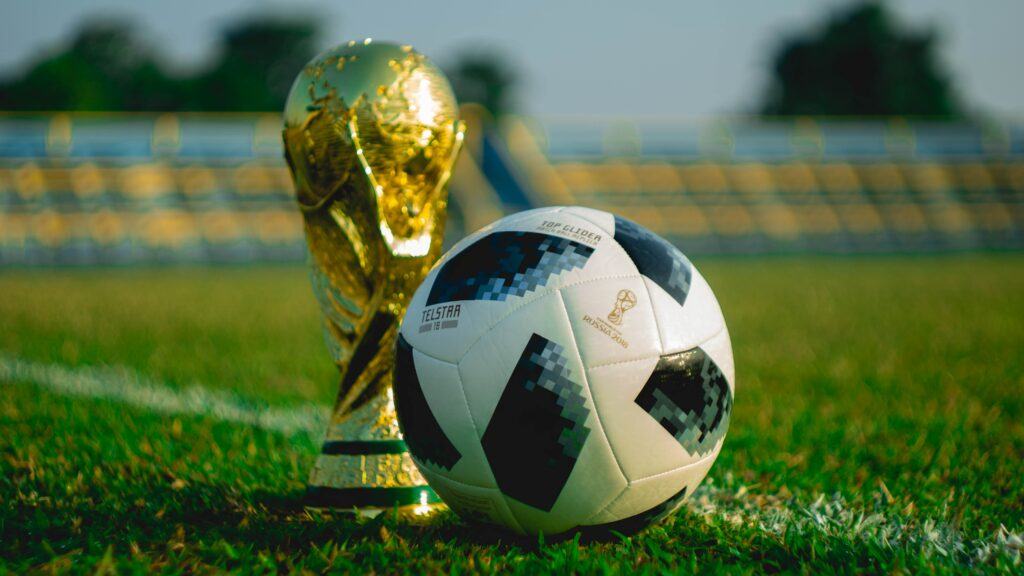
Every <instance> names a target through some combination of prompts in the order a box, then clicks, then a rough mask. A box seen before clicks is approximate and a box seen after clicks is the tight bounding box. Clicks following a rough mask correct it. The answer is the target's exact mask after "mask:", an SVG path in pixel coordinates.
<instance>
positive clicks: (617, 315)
mask: <svg viewBox="0 0 1024 576" xmlns="http://www.w3.org/2000/svg"><path fill="white" fill-rule="evenodd" d="M633 306H636V294H633V291H632V290H619V293H618V295H616V297H615V307H614V308H612V311H611V312H609V313H608V321H609V322H611V323H612V324H615V325H616V326H620V325H621V324H622V315H623V314H625V313H626V310H629V309H630V308H632V307H633Z"/></svg>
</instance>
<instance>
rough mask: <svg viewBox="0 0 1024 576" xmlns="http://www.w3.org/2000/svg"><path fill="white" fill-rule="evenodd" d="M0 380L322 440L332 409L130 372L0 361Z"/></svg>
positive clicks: (20, 361) (171, 413)
mask: <svg viewBox="0 0 1024 576" xmlns="http://www.w3.org/2000/svg"><path fill="white" fill-rule="evenodd" d="M0 381H2V382H8V383H12V382H30V383H32V384H35V385H37V386H40V387H42V388H44V389H46V390H48V391H50V392H54V393H57V394H61V395H64V396H73V397H79V398H90V399H99V400H109V401H114V402H121V403H123V404H127V405H129V406H132V407H135V408H142V409H146V410H151V411H153V412H158V413H160V414H170V415H178V414H180V415H186V416H201V417H208V418H215V419H217V420H222V421H225V422H237V423H240V424H247V425H249V426H254V427H256V428H262V429H264V430H270V431H274V432H280V433H283V434H296V433H302V434H307V435H309V436H310V437H311V438H314V439H319V437H320V435H322V434H323V432H324V430H326V428H327V419H328V416H329V412H330V410H329V409H328V407H326V406H321V405H317V404H302V405H297V406H293V407H289V408H276V407H272V406H269V405H267V404H266V403H265V402H260V401H257V400H252V399H247V398H244V397H242V396H239V395H237V394H233V393H231V392H227V391H224V390H211V389H209V388H206V387H203V386H199V385H191V386H186V387H183V388H175V387H171V386H168V385H166V384H162V383H160V382H157V381H155V380H152V379H150V378H147V377H145V376H142V375H141V374H139V373H137V372H135V371H133V370H130V369H127V368H108V367H92V366H81V367H76V368H70V367H67V366H61V365H59V364H43V363H37V362H29V361H26V360H20V359H16V358H9V357H4V356H0Z"/></svg>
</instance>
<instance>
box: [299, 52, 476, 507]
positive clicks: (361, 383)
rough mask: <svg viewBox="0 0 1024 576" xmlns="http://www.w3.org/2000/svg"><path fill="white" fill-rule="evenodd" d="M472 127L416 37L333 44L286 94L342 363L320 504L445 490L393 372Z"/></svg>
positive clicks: (316, 486)
mask: <svg viewBox="0 0 1024 576" xmlns="http://www.w3.org/2000/svg"><path fill="white" fill-rule="evenodd" d="M463 130H464V128H463V123H462V122H461V121H460V120H459V119H458V107H457V104H456V101H455V97H454V95H453V94H452V90H451V87H450V86H449V84H448V80H447V79H446V78H445V76H444V74H443V73H442V72H441V71H440V69H438V68H437V67H436V66H434V65H433V64H432V63H431V62H430V61H429V60H427V58H426V57H424V56H423V55H421V54H419V53H417V52H416V51H414V50H413V49H412V48H411V47H409V46H397V45H393V44H386V43H375V42H371V41H370V40H365V41H363V42H358V43H356V42H350V43H348V44H345V45H341V46H338V47H335V48H332V49H330V50H327V51H325V52H323V53H321V54H320V55H319V56H317V57H316V58H315V59H314V60H313V61H312V62H310V63H309V64H307V65H306V67H305V68H304V69H303V70H302V72H301V73H300V74H299V76H298V78H296V80H295V84H294V85H293V86H292V89H291V92H290V93H289V95H288V101H287V104H286V105H285V114H284V144H285V156H286V159H287V161H288V166H289V168H290V169H291V173H292V178H293V180H294V183H295V190H296V196H297V200H298V204H299V207H300V209H301V211H302V215H303V219H304V224H305V233H306V242H307V244H308V247H309V253H310V260H311V266H312V269H311V280H312V284H313V291H314V293H315V294H316V298H317V300H318V302H319V304H320V309H321V311H322V312H323V315H324V320H325V322H324V325H325V339H326V341H327V344H328V347H329V349H330V352H331V355H332V357H333V359H334V362H335V364H336V365H337V366H338V369H339V371H340V385H339V390H338V397H337V401H336V403H335V406H334V411H333V414H332V416H331V420H330V424H329V427H328V430H327V437H326V440H325V442H324V445H323V448H322V450H321V454H320V456H319V458H318V459H317V462H316V465H315V467H314V469H313V471H312V474H311V476H310V479H309V488H308V491H307V503H308V504H309V505H311V506H314V507H324V508H347V509H352V508H359V509H362V510H366V509H371V510H372V509H374V508H376V509H382V508H392V507H394V506H410V505H418V508H417V510H420V511H422V510H424V509H425V508H426V506H427V505H428V504H430V503H433V502H437V501H438V500H437V497H436V495H435V494H434V492H433V491H432V490H430V488H429V487H428V486H427V484H426V481H425V480H424V479H423V477H422V476H421V475H420V473H419V471H418V470H417V469H416V466H415V464H413V462H412V459H411V458H410V457H409V454H408V452H407V449H406V446H405V442H404V441H402V439H401V432H400V431H399V428H398V420H397V418H396V416H395V410H394V405H393V402H392V401H391V374H392V368H393V366H394V344H395V338H396V334H397V329H398V322H399V321H400V319H401V318H402V315H403V314H404V312H405V308H406V306H407V305H408V301H409V298H411V297H412V294H413V292H414V291H415V290H416V287H417V286H418V285H419V283H420V282H421V281H422V279H423V277H424V276H425V275H426V273H427V271H428V270H429V269H430V267H431V265H432V264H433V263H434V262H435V261H436V260H437V258H438V256H439V255H440V252H441V238H442V236H443V234H444V224H445V218H446V208H447V190H446V185H447V182H448V179H449V176H450V174H451V171H452V169H453V167H454V164H455V160H456V158H457V156H458V153H459V150H460V148H461V145H462V137H463Z"/></svg>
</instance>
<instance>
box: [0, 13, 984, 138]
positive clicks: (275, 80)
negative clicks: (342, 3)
mask: <svg viewBox="0 0 1024 576" xmlns="http://www.w3.org/2000/svg"><path fill="white" fill-rule="evenodd" d="M320 46H321V44H320V29H319V26H318V22H317V20H316V19H315V18H313V17H306V18H303V17H292V18H281V17H276V16H256V17H250V18H248V19H246V20H242V21H239V22H237V23H234V24H232V25H230V26H228V27H227V28H225V29H224V30H223V31H222V33H221V37H220V42H219V45H218V50H217V51H216V53H215V55H214V57H213V58H212V59H211V60H210V61H209V62H208V63H207V64H206V65H204V66H201V67H199V68H198V69H195V70H194V71H192V72H190V73H177V74H176V73H174V72H171V71H169V70H168V67H167V66H166V65H165V64H164V62H163V58H162V56H161V54H160V53H159V52H158V50H157V49H156V48H155V47H154V46H153V45H151V44H150V43H149V42H147V40H146V38H145V37H144V36H143V34H142V33H141V32H140V29H139V27H138V26H135V25H134V24H133V23H132V22H129V21H117V20H114V21H109V20H108V21H103V22H94V23H86V24H85V25H83V26H82V27H81V28H80V29H79V30H78V31H77V33H76V34H75V36H74V37H73V39H72V40H71V42H70V43H69V44H68V45H66V46H65V47H63V48H62V49H61V50H59V51H57V52H55V53H52V54H50V55H47V56H45V57H43V58H42V59H40V60H38V61H36V62H34V63H32V64H31V65H30V66H29V67H28V68H27V70H26V71H25V72H24V73H22V74H20V75H18V76H15V77H11V78H7V79H0V109H6V110H101V111H105V110H149V111H165V110H167V111H180V110H194V111H277V110H281V108H282V107H283V106H284V100H285V97H286V96H287V93H288V89H289V87H290V86H291V82H292V80H293V78H294V77H295V74H296V73H297V72H298V70H299V69H300V68H301V67H302V65H303V64H305V63H306V62H307V61H309V59H310V58H312V57H313V56H314V55H315V53H316V52H317V49H318V48H319V47H320ZM938 49H939V36H938V34H937V33H936V31H935V30H933V29H929V28H926V29H921V30H914V29H909V28H907V27H905V26H903V25H901V24H900V23H899V22H898V21H897V20H896V19H895V18H894V16H893V14H892V13H891V12H890V11H889V10H888V8H887V7H886V5H885V4H883V3H881V2H877V1H872V0H869V1H861V0H857V1H854V2H853V3H851V4H848V5H846V6H845V7H844V8H842V9H840V10H838V11H836V12H834V13H833V14H832V15H831V16H830V17H829V18H828V19H827V21H826V22H825V23H824V25H823V26H822V27H821V28H820V29H816V30H810V31H805V32H802V33H800V34H797V35H794V36H792V37H789V38H786V39H785V40H784V42H783V43H782V44H781V46H780V48H779V49H778V51H777V52H776V54H775V56H774V57H773V63H772V69H771V71H772V80H771V82H770V85H769V87H768V89H767V90H766V93H765V94H764V97H763V104H762V105H761V112H762V113H764V114H767V115H851V116H892V115H899V116H906V115H919V116H933V117H940V118H957V117H962V116H963V115H964V112H963V111H962V109H961V105H960V102H959V99H958V98H957V95H956V92H955V90H954V87H953V85H952V82H951V79H950V76H949V74H948V73H947V72H946V71H945V70H944V68H943V66H942V65H941V62H940V58H939V53H938ZM446 72H447V73H448V74H449V77H450V79H451V81H452V85H453V87H454V88H455V92H456V95H457V96H458V97H459V100H460V102H477V103H480V104H482V105H483V106H484V107H485V108H487V109H488V110H489V111H490V112H491V113H492V115H494V116H501V115H503V114H506V113H508V112H510V111H513V108H514V103H513V101H512V98H511V95H512V94H513V93H514V92H515V89H516V86H517V83H518V77H517V75H516V73H515V71H514V69H513V67H512V66H511V65H510V64H509V63H508V62H507V61H506V60H504V59H503V58H502V57H500V55H498V54H496V53H494V52H488V51H480V50H474V51H467V52H465V53H463V55H462V56H460V57H458V58H457V59H456V60H455V61H454V62H453V63H452V65H451V66H448V67H446Z"/></svg>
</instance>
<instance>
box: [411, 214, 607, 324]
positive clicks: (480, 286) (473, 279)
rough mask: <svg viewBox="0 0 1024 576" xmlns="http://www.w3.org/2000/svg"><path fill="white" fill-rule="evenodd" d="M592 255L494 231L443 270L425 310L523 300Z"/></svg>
mask: <svg viewBox="0 0 1024 576" xmlns="http://www.w3.org/2000/svg"><path fill="white" fill-rule="evenodd" d="M593 253H594V249H593V248H591V247H589V246H584V245H583V244H580V243H579V242H574V241H572V240H567V239H565V238H561V237H559V236H552V235H550V234H540V233H537V232H494V233H493V234H488V235H487V236H484V237H483V238H480V239H479V240H477V241H476V242H474V243H473V244H471V245H470V246H469V247H468V248H466V249H465V250H463V251H462V252H459V253H458V254H456V255H455V256H453V257H452V259H451V260H449V261H447V262H445V263H444V264H443V265H442V266H441V270H440V271H439V272H438V273H437V278H435V279H434V284H433V286H431V287H430V294H429V295H428V296H427V306H432V305H434V304H441V303H444V302H454V301H456V300H499V301H503V300H505V299H506V298H508V297H509V296H523V295H525V294H526V293H528V292H532V291H534V290H536V289H537V288H538V287H541V286H544V285H545V284H547V283H548V280H550V279H551V277H552V276H555V275H558V274H561V273H562V272H565V271H566V270H572V269H574V268H582V267H583V266H584V265H586V263H587V259H589V258H590V255H591V254H593Z"/></svg>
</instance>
